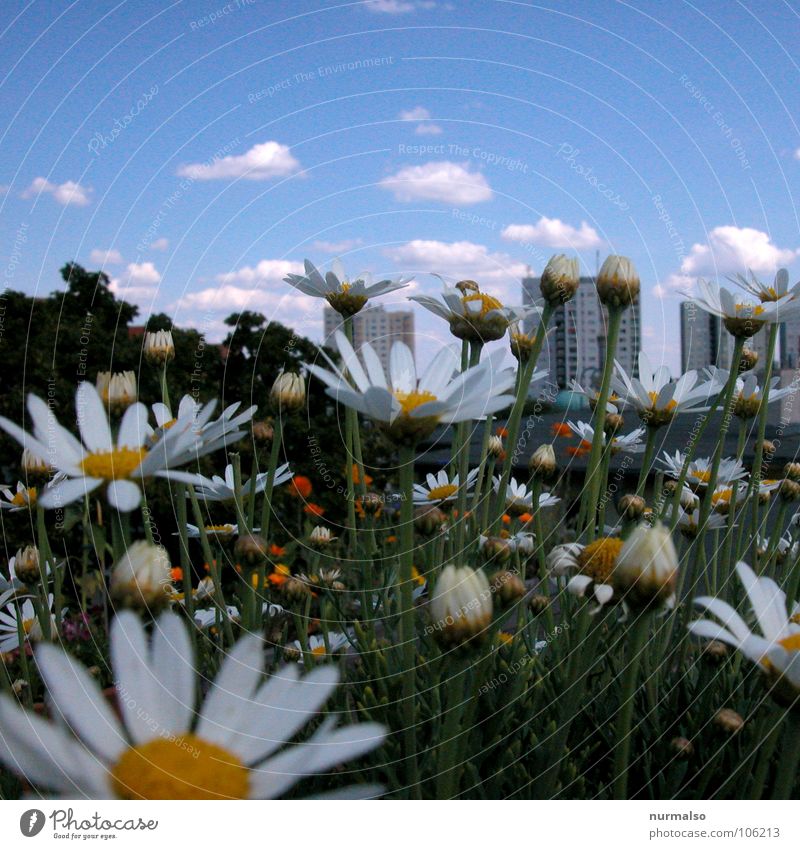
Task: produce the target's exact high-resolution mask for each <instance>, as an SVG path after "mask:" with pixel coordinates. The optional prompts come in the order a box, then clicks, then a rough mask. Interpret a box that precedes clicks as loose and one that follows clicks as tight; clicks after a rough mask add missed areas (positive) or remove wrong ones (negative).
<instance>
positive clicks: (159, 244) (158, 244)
mask: <svg viewBox="0 0 800 849" xmlns="http://www.w3.org/2000/svg"><path fill="white" fill-rule="evenodd" d="M168 247H169V239H164V238H161V239H156V240H155V242H151V243H150V248H151V250H154V251H165V250H166V249H167V248H168Z"/></svg>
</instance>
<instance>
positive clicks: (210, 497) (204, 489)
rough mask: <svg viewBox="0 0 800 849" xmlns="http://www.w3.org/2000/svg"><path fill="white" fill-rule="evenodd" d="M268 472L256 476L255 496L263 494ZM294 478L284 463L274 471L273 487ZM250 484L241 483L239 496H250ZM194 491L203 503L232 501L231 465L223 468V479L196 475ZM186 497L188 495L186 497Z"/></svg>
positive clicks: (232, 481) (215, 476)
mask: <svg viewBox="0 0 800 849" xmlns="http://www.w3.org/2000/svg"><path fill="white" fill-rule="evenodd" d="M268 477H269V473H268V472H261V473H260V474H257V475H256V480H255V494H256V495H258V494H259V493H261V492H263V491H264V489H265V487H266V485H267V478H268ZM293 477H294V472H290V471H289V464H288V463H284V464H283V465H282V466H279V467H278V468H277V469H275V482H274V484H273V486H280V485H281V484H282V483H286V481H288V480H291V479H292V478H293ZM250 487H251V482H250V481H249V480H246V481H242V487H241V494H242V496H243V497H245V498H247V497H248V496H249V495H250V491H251V490H250ZM194 488H195V491H196V492H197V495H198V497H199V498H202V499H204V500H205V501H233V499H234V496H235V495H236V487H235V485H234V480H233V464H231V463H229V464H228V465H227V466H226V467H225V477H220V476H219V475H214V476H213V477H210V478H207V477H204V476H203V475H198V476H197V480H196V482H195V484H194ZM187 497H188V495H187Z"/></svg>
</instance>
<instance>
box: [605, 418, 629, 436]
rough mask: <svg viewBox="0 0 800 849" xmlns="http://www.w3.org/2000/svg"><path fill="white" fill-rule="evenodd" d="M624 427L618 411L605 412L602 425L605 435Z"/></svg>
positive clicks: (614, 432) (612, 434)
mask: <svg viewBox="0 0 800 849" xmlns="http://www.w3.org/2000/svg"><path fill="white" fill-rule="evenodd" d="M624 427H625V419H623V418H622V416H621V415H619V413H607V414H606V421H605V424H604V425H603V432H604V433H605V435H606V436H614V435H615V434H617V433H619V432H620V431H621V430H622V428H624Z"/></svg>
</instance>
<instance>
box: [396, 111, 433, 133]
mask: <svg viewBox="0 0 800 849" xmlns="http://www.w3.org/2000/svg"><path fill="white" fill-rule="evenodd" d="M397 117H398V118H399V119H400V120H401V121H410V122H418V123H417V127H416V129H415V130H414V132H415V133H416V134H417V135H420V136H438V135H441V133H442V128H441V127H440V126H439V125H438V124H434V123H433V122H432V121H431V120H430V117H431V113H430V112H429V111H428V110H427V109H426V108H425V107H424V106H415V107H414V108H413V109H404V110H403V111H402V112H401V113H400V114H399V115H398V116H397Z"/></svg>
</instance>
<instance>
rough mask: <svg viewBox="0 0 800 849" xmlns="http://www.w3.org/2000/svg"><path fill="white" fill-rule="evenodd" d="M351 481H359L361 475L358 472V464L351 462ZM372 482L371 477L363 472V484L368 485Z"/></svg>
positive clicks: (356, 482)
mask: <svg viewBox="0 0 800 849" xmlns="http://www.w3.org/2000/svg"><path fill="white" fill-rule="evenodd" d="M353 483H355V484H359V483H361V475H359V473H358V464H357V463H353ZM371 483H372V478H371V477H370V476H369V475H368V474H367V473H366V472H364V485H365V486H369V485H370V484H371Z"/></svg>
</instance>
